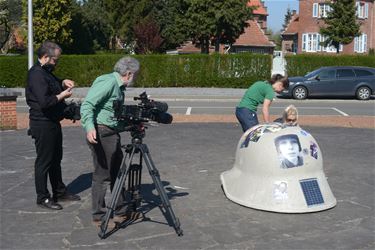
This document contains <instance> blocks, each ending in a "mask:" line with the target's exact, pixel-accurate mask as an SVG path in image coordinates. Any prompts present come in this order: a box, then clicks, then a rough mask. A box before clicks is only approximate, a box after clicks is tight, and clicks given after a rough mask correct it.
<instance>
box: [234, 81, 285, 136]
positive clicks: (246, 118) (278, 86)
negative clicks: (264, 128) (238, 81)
mask: <svg viewBox="0 0 375 250" xmlns="http://www.w3.org/2000/svg"><path fill="white" fill-rule="evenodd" d="M288 87H289V80H288V78H287V77H284V76H282V75H280V74H275V75H273V76H272V77H271V79H270V80H268V81H258V82H255V83H254V84H252V85H251V86H250V88H248V90H247V91H246V92H245V94H244V96H243V97H242V99H241V101H240V103H239V104H238V105H237V107H236V117H237V119H238V121H239V122H240V124H241V127H242V130H243V132H245V131H246V130H248V129H249V128H251V127H253V126H255V125H257V124H259V121H258V117H257V113H256V112H257V108H258V105H259V104H263V108H262V112H263V118H264V122H266V123H267V122H270V115H269V108H270V106H271V103H272V100H273V98H275V92H277V93H280V92H281V91H283V90H284V89H287V88H288Z"/></svg>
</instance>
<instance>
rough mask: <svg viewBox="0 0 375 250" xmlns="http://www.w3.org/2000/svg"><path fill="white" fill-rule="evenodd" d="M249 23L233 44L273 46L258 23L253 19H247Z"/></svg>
mask: <svg viewBox="0 0 375 250" xmlns="http://www.w3.org/2000/svg"><path fill="white" fill-rule="evenodd" d="M247 23H248V24H249V26H248V27H246V28H245V30H244V33H242V34H241V35H240V37H239V38H238V39H237V40H236V42H235V43H234V44H233V45H234V46H265V47H274V46H275V44H274V43H273V42H271V41H270V40H269V39H268V37H267V36H266V35H265V34H264V32H263V30H262V29H261V28H260V26H259V24H258V23H257V22H256V21H254V20H249V21H247Z"/></svg>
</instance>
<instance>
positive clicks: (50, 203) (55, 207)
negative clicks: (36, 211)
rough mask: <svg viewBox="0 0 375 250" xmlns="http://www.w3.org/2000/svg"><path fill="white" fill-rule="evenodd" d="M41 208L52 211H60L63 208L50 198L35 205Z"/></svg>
mask: <svg viewBox="0 0 375 250" xmlns="http://www.w3.org/2000/svg"><path fill="white" fill-rule="evenodd" d="M37 204H38V206H39V207H41V208H47V209H52V210H61V209H63V207H62V206H61V205H60V204H59V203H55V202H53V201H52V200H51V199H50V198H47V199H45V200H43V201H42V202H40V203H37Z"/></svg>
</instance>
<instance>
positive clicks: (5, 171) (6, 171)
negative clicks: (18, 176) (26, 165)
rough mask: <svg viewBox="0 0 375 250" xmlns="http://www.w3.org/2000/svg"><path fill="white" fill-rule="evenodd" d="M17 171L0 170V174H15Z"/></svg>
mask: <svg viewBox="0 0 375 250" xmlns="http://www.w3.org/2000/svg"><path fill="white" fill-rule="evenodd" d="M15 173H17V171H12V170H1V171H0V175H1V174H15Z"/></svg>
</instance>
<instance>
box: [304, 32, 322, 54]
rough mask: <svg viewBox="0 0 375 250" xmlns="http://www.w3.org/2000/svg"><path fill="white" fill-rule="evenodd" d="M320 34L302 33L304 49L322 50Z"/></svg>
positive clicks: (311, 50)
mask: <svg viewBox="0 0 375 250" xmlns="http://www.w3.org/2000/svg"><path fill="white" fill-rule="evenodd" d="M319 42H320V34H319V33H305V34H302V51H306V52H317V51H320V44H319Z"/></svg>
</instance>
